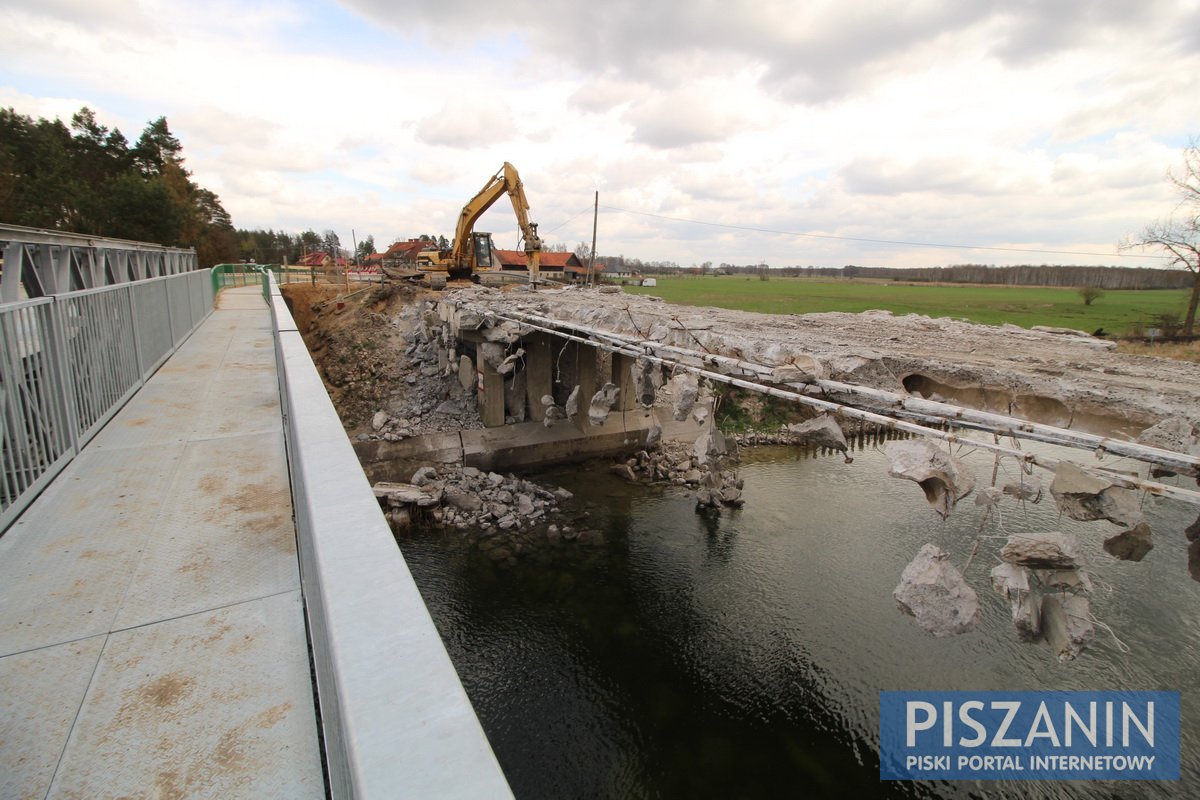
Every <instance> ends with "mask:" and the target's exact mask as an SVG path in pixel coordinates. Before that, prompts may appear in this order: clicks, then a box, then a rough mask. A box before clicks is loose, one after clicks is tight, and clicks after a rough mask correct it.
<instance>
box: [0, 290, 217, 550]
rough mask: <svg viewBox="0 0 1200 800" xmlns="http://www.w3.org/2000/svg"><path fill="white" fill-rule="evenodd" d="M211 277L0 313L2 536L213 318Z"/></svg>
mask: <svg viewBox="0 0 1200 800" xmlns="http://www.w3.org/2000/svg"><path fill="white" fill-rule="evenodd" d="M213 299H214V292H213V287H212V279H211V276H210V274H209V271H208V270H197V271H193V272H184V273H180V274H176V275H169V276H166V277H160V278H149V279H145V280H140V281H134V282H127V283H120V284H116V285H112V286H106V287H102V288H98V289H85V290H81V291H75V292H66V293H62V294H55V295H50V296H47V297H41V298H38V299H35V300H22V301H17V302H14V303H4V304H2V305H0V352H2V353H3V355H2V356H0V358H2V360H0V531H3V530H4V529H6V528H7V527H8V526H9V525H11V524H12V523H13V521H14V520H16V518H17V517H18V516H19V515H20V513H21V512H22V511H23V510H24V509H25V508H26V507H27V506H28V505H29V503H31V502H32V501H33V499H34V498H35V497H37V495H38V493H40V492H41V491H42V489H44V488H45V487H46V485H47V484H48V483H49V482H50V481H51V480H53V478H54V476H55V475H57V474H58V473H59V472H61V471H62V469H63V467H65V466H66V465H67V463H69V462H70V460H71V459H72V458H74V457H75V455H76V454H78V452H79V451H80V450H81V449H82V448H83V446H84V445H86V444H87V443H88V442H89V441H90V440H91V438H92V437H93V436H95V435H96V433H97V432H98V431H99V430H100V428H101V427H103V425H104V423H106V422H107V421H108V420H109V419H111V418H112V417H113V415H115V414H116V413H117V411H119V410H120V409H121V407H122V406H123V405H124V404H125V402H126V401H127V400H128V399H129V398H130V397H131V396H132V395H133V393H134V392H136V391H137V390H138V389H139V388H140V387H141V386H143V385H144V384H145V382H146V380H147V379H148V378H149V377H150V376H151V375H153V374H154V371H155V370H157V369H158V367H159V366H160V365H161V364H162V363H163V362H164V361H165V360H166V359H167V358H168V357H169V356H170V355H171V353H173V352H175V350H176V349H177V348H178V347H179V345H180V344H182V343H183V341H184V340H185V339H186V338H187V337H188V336H189V335H190V334H191V333H192V331H194V330H195V329H196V327H197V326H198V325H199V324H200V323H201V322H203V321H204V319H205V318H207V316H208V315H209V314H210V313H212V308H213Z"/></svg>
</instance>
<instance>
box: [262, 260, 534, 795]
mask: <svg viewBox="0 0 1200 800" xmlns="http://www.w3.org/2000/svg"><path fill="white" fill-rule="evenodd" d="M269 304H270V306H271V309H272V315H273V317H274V320H275V327H276V361H277V363H278V364H279V367H280V387H281V395H282V402H283V406H284V413H285V416H286V426H285V434H286V437H287V448H288V460H289V469H290V470H291V477H292V494H293V503H294V505H295V509H296V529H297V537H298V539H299V551H300V570H301V582H302V585H303V587H304V597H305V604H306V606H307V613H308V617H309V628H310V631H311V636H312V646H313V651H314V660H315V663H316V673H317V689H318V696H319V699H320V706H321V720H322V726H323V728H324V731H323V736H324V741H325V748H326V758H327V760H328V764H329V773H330V784H331V789H332V793H333V796H334V797H335V798H395V797H429V798H432V797H437V798H450V797H463V798H466V797H471V798H476V797H478V798H485V797H486V798H504V797H511V796H512V793H511V791H510V789H509V787H508V784H507V782H506V780H505V778H504V774H503V772H502V771H501V770H500V766H499V764H498V763H497V761H496V758H495V755H494V754H493V753H492V749H491V746H490V745H489V744H488V741H487V737H486V736H485V735H484V733H483V729H482V728H481V726H480V724H479V720H478V717H476V715H475V711H474V709H473V708H472V707H471V703H470V701H469V699H468V698H467V695H466V692H465V691H464V690H463V688H462V684H461V682H460V681H459V679H458V675H457V673H456V672H455V670H454V665H453V664H452V663H451V661H450V657H449V655H448V654H447V653H446V649H445V646H444V645H443V644H442V641H441V638H440V637H439V636H438V632H437V628H436V627H434V624H433V620H432V618H431V617H430V616H429V611H428V609H427V608H426V607H425V603H424V601H423V600H422V598H421V594H420V592H419V591H418V590H417V586H416V584H415V583H414V582H413V579H412V575H411V574H410V573H409V571H408V566H407V565H406V564H405V562H404V558H403V557H402V556H401V554H400V550H399V548H398V547H397V545H396V542H395V539H394V538H393V537H392V533H391V530H390V529H389V528H388V525H387V522H386V521H385V520H384V518H383V513H382V511H381V510H380V508H379V504H378V501H377V500H376V499H375V495H374V493H373V492H372V491H371V486H370V484H369V483H368V482H367V479H366V476H365V475H364V474H363V471H362V469H361V468H360V466H359V464H358V461H357V459H356V457H355V455H354V449H353V447H352V446H351V444H350V441H349V439H348V438H347V437H346V433H345V431H344V430H343V428H342V424H341V421H340V420H339V419H338V416H337V412H336V411H335V410H334V407H333V403H332V402H331V401H330V399H329V395H328V394H327V393H326V391H325V387H324V384H323V383H322V382H321V377H320V375H319V374H318V373H317V370H316V367H315V366H314V364H313V362H312V358H311V357H310V356H309V353H308V349H307V347H306V346H305V344H304V341H303V339H302V338H301V336H300V333H299V332H298V331H297V330H296V326H295V323H294V321H293V320H292V317H291V314H290V313H288V311H287V307H286V305H285V304H284V302H283V298H282V297H280V296H279V292H278V288H277V287H276V286H275V285H274V281H273V280H272V287H271V291H270V294H269Z"/></svg>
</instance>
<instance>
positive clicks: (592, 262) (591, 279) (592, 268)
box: [587, 189, 1200, 286]
mask: <svg viewBox="0 0 1200 800" xmlns="http://www.w3.org/2000/svg"><path fill="white" fill-rule="evenodd" d="M599 217H600V190H599V189H597V190H596V203H595V206H594V207H593V208H592V256H591V258H589V259H588V274H587V285H588V286H591V285H592V284H593V283H595V282H596V222H597V220H598V219H599ZM1197 285H1200V284H1197Z"/></svg>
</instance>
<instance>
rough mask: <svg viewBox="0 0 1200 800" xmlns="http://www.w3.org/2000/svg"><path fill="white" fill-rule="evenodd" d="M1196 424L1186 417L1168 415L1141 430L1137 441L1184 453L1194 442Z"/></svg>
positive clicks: (1195, 438) (1195, 439)
mask: <svg viewBox="0 0 1200 800" xmlns="http://www.w3.org/2000/svg"><path fill="white" fill-rule="evenodd" d="M1196 434H1197V431H1196V426H1195V425H1193V423H1192V421H1191V420H1189V419H1187V418H1186V417H1168V418H1167V419H1164V420H1162V421H1161V422H1159V423H1158V424H1156V425H1152V426H1151V427H1149V428H1146V430H1144V431H1142V432H1141V433H1140V434H1139V435H1138V437H1137V441H1138V442H1140V443H1141V444H1144V445H1149V446H1150V447H1159V448H1162V449H1163V450H1173V451H1174V452H1176V453H1186V452H1188V451H1189V449H1191V447H1193V446H1194V445H1195V444H1196V441H1197V435H1196Z"/></svg>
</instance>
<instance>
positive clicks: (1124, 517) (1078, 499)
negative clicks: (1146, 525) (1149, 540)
mask: <svg viewBox="0 0 1200 800" xmlns="http://www.w3.org/2000/svg"><path fill="white" fill-rule="evenodd" d="M1050 494H1052V495H1054V501H1055V502H1056V503H1057V504H1058V510H1059V511H1061V512H1062V513H1063V514H1065V515H1066V516H1068V517H1070V518H1071V519H1077V520H1082V521H1090V520H1098V519H1107V520H1109V521H1110V522H1115V523H1117V524H1118V525H1125V526H1132V525H1136V524H1137V523H1139V522H1141V521H1142V512H1141V509H1140V508H1139V507H1138V499H1137V493H1136V492H1134V491H1133V490H1132V489H1126V488H1124V487H1121V486H1118V485H1116V483H1115V482H1113V481H1112V480H1110V479H1109V478H1106V477H1103V476H1100V475H1094V474H1092V473H1089V472H1085V471H1084V470H1082V469H1081V468H1080V467H1079V466H1078V465H1076V464H1072V463H1071V462H1070V461H1063V462H1061V463H1060V464H1059V465H1058V469H1056V470H1055V471H1054V480H1053V481H1052V482H1051V483H1050Z"/></svg>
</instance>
